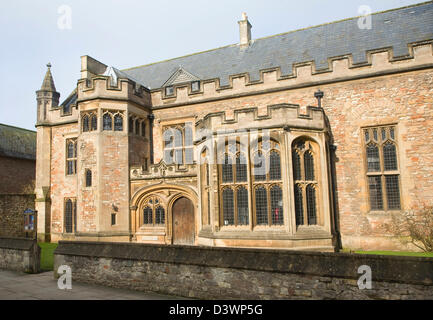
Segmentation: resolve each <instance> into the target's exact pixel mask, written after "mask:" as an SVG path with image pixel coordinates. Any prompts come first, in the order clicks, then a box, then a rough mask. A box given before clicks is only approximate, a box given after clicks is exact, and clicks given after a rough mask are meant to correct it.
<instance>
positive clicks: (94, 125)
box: [90, 115, 98, 131]
mask: <svg viewBox="0 0 433 320" xmlns="http://www.w3.org/2000/svg"><path fill="white" fill-rule="evenodd" d="M90 122H91V123H90V125H91V129H92V131H96V130H97V129H98V117H97V116H96V115H92V117H91V121H90Z"/></svg>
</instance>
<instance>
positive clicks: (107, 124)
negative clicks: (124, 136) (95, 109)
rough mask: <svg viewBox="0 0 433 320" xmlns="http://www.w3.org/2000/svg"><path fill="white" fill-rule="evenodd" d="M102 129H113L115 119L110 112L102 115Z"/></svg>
mask: <svg viewBox="0 0 433 320" xmlns="http://www.w3.org/2000/svg"><path fill="white" fill-rule="evenodd" d="M102 122H103V123H102V129H103V130H108V131H109V130H113V119H112V118H111V115H110V114H109V113H105V114H104V116H103V117H102Z"/></svg>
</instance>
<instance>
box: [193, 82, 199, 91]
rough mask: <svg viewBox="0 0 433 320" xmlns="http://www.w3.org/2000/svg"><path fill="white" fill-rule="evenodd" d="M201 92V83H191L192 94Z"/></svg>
mask: <svg viewBox="0 0 433 320" xmlns="http://www.w3.org/2000/svg"><path fill="white" fill-rule="evenodd" d="M198 91H200V81H194V82H192V83H191V92H198Z"/></svg>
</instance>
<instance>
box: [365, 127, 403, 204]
mask: <svg viewBox="0 0 433 320" xmlns="http://www.w3.org/2000/svg"><path fill="white" fill-rule="evenodd" d="M363 130H364V132H367V133H368V135H370V136H373V138H374V140H375V141H374V142H371V141H369V140H367V137H365V140H364V143H365V145H366V157H367V159H366V163H367V185H368V191H369V204H370V210H385V211H386V210H400V209H401V199H400V197H401V196H400V175H399V174H398V157H397V147H398V145H397V141H396V140H395V138H396V127H395V126H392V125H391V126H380V127H377V128H366V129H363Z"/></svg>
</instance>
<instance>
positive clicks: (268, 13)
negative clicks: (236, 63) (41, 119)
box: [0, 0, 423, 130]
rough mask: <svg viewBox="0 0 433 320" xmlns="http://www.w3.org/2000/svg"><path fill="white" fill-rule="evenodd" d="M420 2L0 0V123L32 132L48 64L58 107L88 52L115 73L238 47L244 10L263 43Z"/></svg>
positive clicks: (330, 0)
mask: <svg viewBox="0 0 433 320" xmlns="http://www.w3.org/2000/svg"><path fill="white" fill-rule="evenodd" d="M420 2H423V1H422V0H374V1H373V0H369V1H367V0H303V1H289V0H218V1H215V0H212V1H211V0H182V1H180V0H178V1H174V0H158V1H147V0H141V1H139V0H134V1H133V0H91V1H88V0H69V1H68V0H61V1H57V0H37V1H35V0H14V1H4V0H2V1H1V2H0V43H1V50H0V70H1V77H0V123H3V124H8V125H12V126H17V127H21V128H26V129H30V130H35V122H36V94H35V91H36V90H39V89H40V87H41V85H42V81H43V78H44V75H45V72H46V69H47V67H46V64H47V63H48V62H50V63H51V64H52V68H51V71H52V73H53V77H54V81H55V85H56V89H57V91H58V92H60V95H61V96H60V103H61V102H62V101H63V100H64V99H66V97H67V96H68V95H69V94H70V93H71V92H72V90H74V88H75V86H76V83H77V80H78V79H79V77H80V57H81V56H83V55H89V56H91V57H93V58H95V59H97V60H99V61H101V62H103V63H105V64H106V65H111V66H114V67H116V68H118V69H125V68H130V67H135V66H140V65H144V64H148V63H152V62H158V61H161V60H165V59H170V58H176V57H179V56H183V55H186V54H191V53H195V52H200V51H205V50H209V49H214V48H218V47H222V46H226V45H230V44H235V43H239V27H238V23H237V22H238V21H239V20H241V16H242V12H246V13H247V15H248V18H249V21H250V23H251V24H252V26H253V28H252V38H253V39H257V38H262V37H266V36H271V35H274V34H278V33H283V32H288V31H291V30H296V29H300V28H306V27H309V26H315V25H318V24H322V23H327V22H332V21H336V20H341V19H345V18H350V17H355V16H359V12H358V10H359V8H360V6H369V7H370V8H371V9H372V11H373V12H377V11H383V10H388V9H393V8H398V7H403V6H407V5H411V4H415V3H420Z"/></svg>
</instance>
